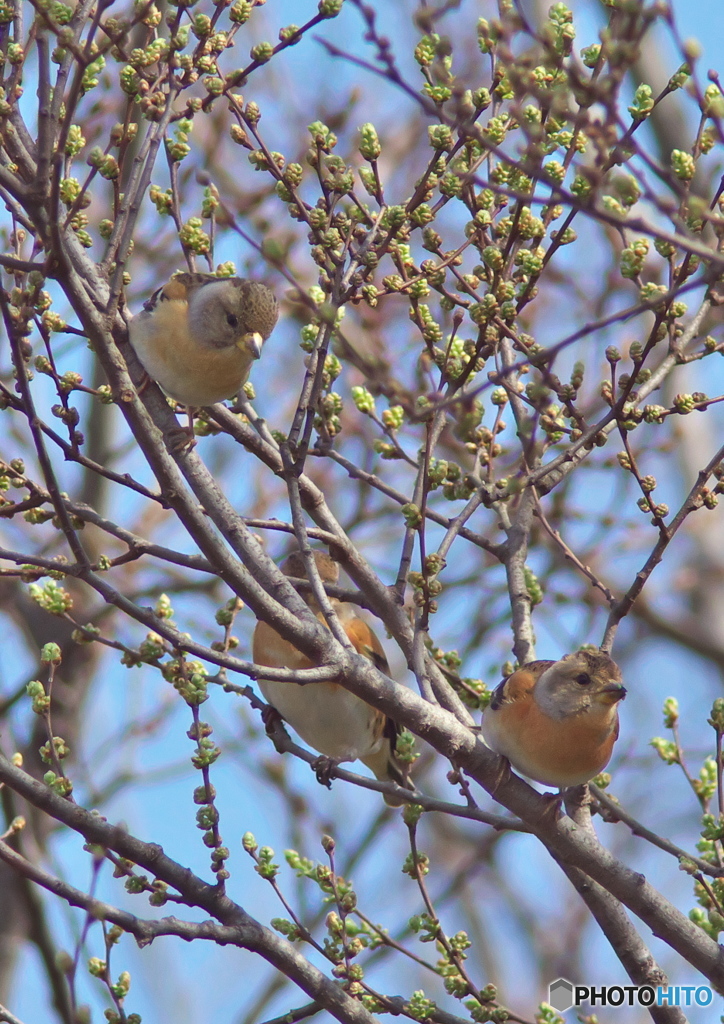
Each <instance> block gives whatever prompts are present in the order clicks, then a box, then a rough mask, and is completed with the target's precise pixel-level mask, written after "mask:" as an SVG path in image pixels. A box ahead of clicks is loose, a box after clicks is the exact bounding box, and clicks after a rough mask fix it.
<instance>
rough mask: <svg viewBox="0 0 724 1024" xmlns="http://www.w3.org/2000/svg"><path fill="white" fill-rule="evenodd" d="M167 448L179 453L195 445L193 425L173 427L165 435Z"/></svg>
mask: <svg viewBox="0 0 724 1024" xmlns="http://www.w3.org/2000/svg"><path fill="white" fill-rule="evenodd" d="M166 437H167V442H168V450H169V451H170V452H172V453H173V454H180V453H181V452H182V451H184V450H186V451H191V449H192V448H195V447H196V437H195V436H194V428H193V427H174V428H173V430H169V432H168V434H167V435H166Z"/></svg>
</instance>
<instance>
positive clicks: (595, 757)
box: [481, 651, 626, 789]
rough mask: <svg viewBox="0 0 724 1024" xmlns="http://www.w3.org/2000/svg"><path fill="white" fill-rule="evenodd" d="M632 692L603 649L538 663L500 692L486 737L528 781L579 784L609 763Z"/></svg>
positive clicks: (518, 673) (490, 710)
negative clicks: (621, 704) (621, 715)
mask: <svg viewBox="0 0 724 1024" xmlns="http://www.w3.org/2000/svg"><path fill="white" fill-rule="evenodd" d="M625 696H626V689H625V687H624V686H623V684H622V682H621V670H620V669H619V667H618V665H617V664H616V663H615V662H614V661H612V660H611V658H609V656H608V655H607V654H602V653H601V652H600V651H576V652H575V653H574V654H567V655H566V656H565V657H564V658H561V660H560V661H531V662H530V663H529V664H528V665H523V666H522V667H521V668H519V669H517V670H516V671H515V672H513V674H512V675H510V676H508V678H507V679H505V680H503V682H502V683H501V684H500V686H498V687H497V688H496V690H495V691H494V693H493V696H492V698H491V701H490V704H489V706H488V708H487V710H486V711H485V714H484V716H483V723H482V727H481V732H482V736H483V739H484V740H485V742H486V743H487V745H488V746H489V747H491V749H492V750H494V751H495V752H496V753H497V754H502V755H503V756H504V757H507V758H508V760H509V761H510V763H511V764H512V765H513V767H514V768H516V769H517V770H518V771H519V772H522V774H523V775H527V776H528V778H530V779H534V780H535V781H536V782H542V783H543V784H544V785H546V786H558V787H559V788H560V789H565V788H566V787H567V786H578V785H580V784H581V783H583V782H588V781H589V779H592V778H593V776H594V775H597V774H598V773H599V772H600V771H603V769H604V768H605V767H606V765H607V764H608V762H609V760H610V758H611V752H612V750H613V745H614V743H615V742H616V739H617V738H618V728H619V726H618V702H619V701H620V700H623V698H624V697H625Z"/></svg>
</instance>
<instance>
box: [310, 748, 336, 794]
mask: <svg viewBox="0 0 724 1024" xmlns="http://www.w3.org/2000/svg"><path fill="white" fill-rule="evenodd" d="M338 763H339V762H337V761H335V760H334V758H333V757H327V756H326V755H325V754H321V755H320V756H319V757H317V758H315V759H314V761H312V768H313V769H314V774H315V775H316V776H317V782H318V783H319V784H320V785H322V786H326V787H327V789H331V788H332V779H334V778H336V772H337V766H338Z"/></svg>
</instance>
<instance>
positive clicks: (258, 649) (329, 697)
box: [253, 551, 412, 807]
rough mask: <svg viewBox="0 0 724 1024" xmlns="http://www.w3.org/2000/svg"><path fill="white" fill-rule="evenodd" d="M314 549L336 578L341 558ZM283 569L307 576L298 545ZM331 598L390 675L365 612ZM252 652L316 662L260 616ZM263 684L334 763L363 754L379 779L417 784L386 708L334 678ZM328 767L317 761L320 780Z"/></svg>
mask: <svg viewBox="0 0 724 1024" xmlns="http://www.w3.org/2000/svg"><path fill="white" fill-rule="evenodd" d="M313 554H314V561H315V564H316V566H317V571H318V573H319V575H320V578H321V579H322V581H323V583H327V584H332V585H335V584H337V582H338V581H339V566H338V565H337V563H336V562H334V561H333V560H332V558H331V557H330V556H329V555H328V554H326V553H324V552H321V551H315V552H313ZM281 569H282V572H283V573H284V574H285V575H286V576H295V577H297V578H299V579H306V578H307V572H306V568H305V565H304V560H303V558H302V554H301V552H299V551H296V552H294V553H293V554H291V555H290V556H289V557H288V558H287V559H286V561H285V562H283V564H282V566H281ZM302 597H303V598H304V600H305V601H306V603H307V604H308V605H309V607H310V608H311V610H312V611H313V612H314V614H315V615H316V616H317V618H318V619H319V620H320V621H321V622H324V621H325V620H324V616H323V614H322V611H321V609H320V607H319V604H318V603H317V601H316V599H315V597H314V595H313V594H312V593H311V591H308V590H306V591H304V592H303V593H302ZM330 603H331V605H332V607H333V608H334V610H335V612H336V613H337V617H338V618H339V621H340V623H341V625H342V627H343V629H344V631H345V632H346V634H347V636H348V637H349V639H350V641H351V642H352V646H353V647H354V649H355V650H356V651H357V652H358V653H359V654H362V655H364V656H365V657H366V658H368V659H369V660H370V661H371V662H372V663H373V664H374V665H375V666H376V667H377V668H379V669H380V671H381V672H384V673H385V675H389V671H390V670H389V665H388V664H387V658H386V657H385V653H384V651H383V649H382V645H381V644H380V641H379V640H378V639H377V637H376V636H375V634H374V633H373V632H372V630H371V629H370V627H369V626H368V625H367V623H366V622H365V621H364V620H363V619H361V618H360V616H359V614H358V609H357V608H356V607H355V605H353V604H350V603H349V602H345V601H339V600H338V599H337V598H334V597H330ZM253 657H254V661H255V662H256V663H257V664H259V665H267V666H268V667H270V668H290V669H294V670H296V669H302V668H310V667H312V662H311V661H310V660H309V659H308V658H306V657H305V656H304V655H303V654H302V653H301V652H300V651H298V650H297V649H296V648H295V647H294V645H293V644H292V643H290V642H289V640H286V639H285V638H284V637H283V636H281V635H280V634H279V633H277V632H276V630H274V629H272V627H271V626H269V625H267V623H265V622H258V623H257V625H256V629H255V630H254V639H253ZM259 687H260V689H261V692H262V693H263V694H264V696H265V698H266V699H267V700H268V701H269V703H270V704H271V705H272V707H273V708H275V709H276V711H277V712H278V713H279V714H280V715H281V717H282V718H283V719H284V720H285V721H286V722H288V723H289V725H291V726H292V728H293V729H294V731H295V732H297V733H298V734H299V735H300V736H301V738H302V739H303V740H304V741H305V743H308V744H309V745H310V746H311V747H314V749H315V750H318V751H319V753H320V754H323V755H325V756H326V758H329V759H331V761H332V766H333V765H334V763H339V762H340V761H355V760H356V759H357V758H359V760H360V761H362V762H363V764H366V765H367V767H368V768H369V769H370V770H371V771H372V772H374V775H375V777H376V778H377V779H379V781H380V782H396V783H397V784H398V785H399V786H404V787H405V788H407V789H412V784H411V783H410V781H409V779H408V777H407V774H406V768H405V766H404V765H403V764H402V762H401V761H400V760H399V759H398V757H397V755H396V753H395V745H396V742H397V736H398V734H399V731H400V730H399V727H398V726H397V725H396V723H395V722H393V721H392V719H391V718H389V717H388V716H387V715H385V714H384V713H383V712H382V711H378V710H377V709H376V708H373V707H371V705H369V704H367V703H366V702H365V701H363V700H362V699H361V698H360V697H357V696H355V694H353V693H350V691H349V690H345V688H344V687H343V686H341V685H340V684H339V683H335V682H333V681H330V682H320V683H305V684H304V685H300V684H298V683H294V682H288V683H287V682H284V683H282V682H276V681H272V680H269V679H263V678H260V679H259ZM325 767H326V768H329V764H327V765H326V766H325V765H323V764H321V763H320V765H319V767H318V772H317V777H318V778H319V779H320V781H325V778H324V774H325V773H324V769H325ZM327 779H328V773H327ZM384 799H385V802H386V803H388V804H390V806H392V807H397V806H399V804H400V801H398V800H395V798H394V797H393V796H388V795H385V797H384Z"/></svg>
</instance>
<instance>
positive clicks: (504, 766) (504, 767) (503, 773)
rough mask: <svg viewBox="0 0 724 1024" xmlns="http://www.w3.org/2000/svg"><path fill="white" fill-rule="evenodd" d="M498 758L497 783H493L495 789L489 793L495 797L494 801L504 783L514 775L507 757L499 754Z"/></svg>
mask: <svg viewBox="0 0 724 1024" xmlns="http://www.w3.org/2000/svg"><path fill="white" fill-rule="evenodd" d="M498 756H499V763H498V770H497V772H496V773H495V781H494V782H493V788H492V789H491V790H489V793H490V795H491V796H492V797H493V799H495V794H496V793H497V792H498V790H499V789H500V787H501V786H502V785H503V783H504V782H507V781H508V779H509V778H510V777H511V775H512V774H513V772H512V770H511V767H510V761H509V760H508V758H507V757H505V756H504V755H503V754H499V755H498Z"/></svg>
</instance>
